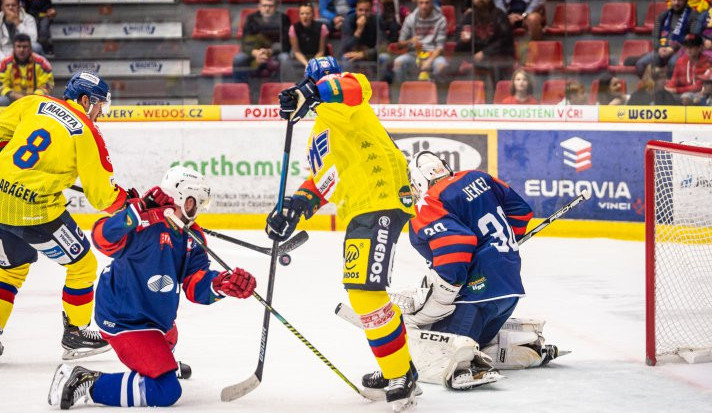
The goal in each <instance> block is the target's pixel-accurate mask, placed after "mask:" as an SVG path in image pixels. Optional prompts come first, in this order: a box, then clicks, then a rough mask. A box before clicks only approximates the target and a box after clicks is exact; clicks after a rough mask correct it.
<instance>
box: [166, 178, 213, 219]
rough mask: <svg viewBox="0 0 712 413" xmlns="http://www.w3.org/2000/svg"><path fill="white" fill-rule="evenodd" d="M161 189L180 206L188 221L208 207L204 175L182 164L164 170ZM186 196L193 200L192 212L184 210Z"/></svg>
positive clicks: (208, 201)
mask: <svg viewBox="0 0 712 413" xmlns="http://www.w3.org/2000/svg"><path fill="white" fill-rule="evenodd" d="M161 189H162V190H163V191H164V192H165V193H166V194H168V195H170V196H171V197H173V200H174V201H175V203H176V205H178V206H180V210H181V213H182V214H183V216H184V217H186V218H187V219H188V220H190V221H195V218H196V217H197V216H198V214H200V213H203V212H205V211H207V210H208V208H209V207H210V185H208V183H207V181H206V179H205V177H204V176H203V175H201V174H199V173H198V172H196V171H194V170H193V169H189V168H185V167H182V166H174V167H173V168H171V169H169V170H168V172H166V175H165V176H164V177H163V180H162V181H161ZM188 198H193V199H194V200H195V210H194V211H192V212H193V214H192V215H191V214H189V213H188V212H189V211H186V210H185V201H187V200H188Z"/></svg>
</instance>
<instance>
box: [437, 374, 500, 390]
mask: <svg viewBox="0 0 712 413" xmlns="http://www.w3.org/2000/svg"><path fill="white" fill-rule="evenodd" d="M505 378H506V376H503V375H501V374H499V373H498V372H496V371H489V372H487V373H485V374H484V375H482V377H480V378H479V379H477V380H472V381H468V382H464V383H453V384H452V387H451V388H452V389H453V390H459V391H465V390H472V389H475V388H477V387H480V386H484V385H485V384H490V383H494V382H496V381H498V380H500V379H505Z"/></svg>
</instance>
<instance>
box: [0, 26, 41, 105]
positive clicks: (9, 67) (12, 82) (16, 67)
mask: <svg viewBox="0 0 712 413" xmlns="http://www.w3.org/2000/svg"><path fill="white" fill-rule="evenodd" d="M31 44H32V43H31V42H30V36H28V35H26V34H25V33H17V34H16V35H15V41H14V42H13V53H12V56H8V57H6V58H5V59H3V60H2V62H0V80H2V92H0V94H2V96H0V106H8V105H9V104H10V103H12V102H14V101H16V100H17V99H20V98H21V97H23V96H27V95H49V93H50V92H51V91H52V89H53V88H54V75H52V65H50V64H49V62H48V61H47V59H45V58H44V57H42V56H40V55H38V54H36V53H32V45H31Z"/></svg>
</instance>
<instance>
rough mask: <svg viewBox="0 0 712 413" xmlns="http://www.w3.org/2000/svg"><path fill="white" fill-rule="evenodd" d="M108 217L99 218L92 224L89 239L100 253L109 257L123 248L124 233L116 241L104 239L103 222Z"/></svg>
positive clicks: (124, 244)
mask: <svg viewBox="0 0 712 413" xmlns="http://www.w3.org/2000/svg"><path fill="white" fill-rule="evenodd" d="M108 219H109V217H105V218H101V219H100V220H98V221H97V222H96V224H94V228H93V229H92V231H91V239H92V241H94V246H96V248H97V249H98V250H99V251H101V253H102V254H104V255H107V256H109V257H110V256H112V255H114V254H116V253H117V252H119V251H121V250H123V249H124V247H125V246H126V234H124V236H123V237H121V238H120V239H119V240H118V241H116V242H111V241H109V240H108V239H106V238H105V236H104V224H106V221H107V220H108Z"/></svg>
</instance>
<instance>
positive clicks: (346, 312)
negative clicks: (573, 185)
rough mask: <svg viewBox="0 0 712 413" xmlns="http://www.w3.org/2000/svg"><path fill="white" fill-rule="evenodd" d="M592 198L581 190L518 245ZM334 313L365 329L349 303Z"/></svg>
mask: <svg viewBox="0 0 712 413" xmlns="http://www.w3.org/2000/svg"><path fill="white" fill-rule="evenodd" d="M590 198H591V194H590V193H589V192H588V191H583V192H581V194H580V195H579V196H577V197H576V198H574V199H572V200H571V202H569V203H568V204H566V205H564V206H563V207H561V208H560V209H559V210H558V211H556V212H554V213H553V214H551V215H550V216H549V217H548V218H546V219H545V220H544V221H542V222H541V223H540V224H539V225H537V226H536V227H534V228H532V230H531V231H529V232H527V233H526V234H524V236H523V237H522V238H521V239H520V240H519V241H517V244H518V245H522V244H524V243H525V242H526V241H528V240H529V239H530V238H531V237H533V236H534V235H536V234H538V233H539V232H540V231H541V230H543V229H544V228H546V227H548V226H549V225H551V223H552V222H554V221H556V220H557V219H559V218H561V217H562V216H564V215H566V214H567V213H568V212H569V211H571V209H573V208H575V207H576V206H577V205H579V204H580V203H581V202H583V201H586V200H588V199H590ZM334 313H336V315H337V316H339V317H341V318H342V319H344V320H345V321H347V322H348V323H349V324H351V325H353V326H355V327H358V328H361V329H363V325H362V324H361V319H360V318H359V316H358V314H356V312H355V311H354V310H353V308H351V307H349V305H348V304H344V303H339V304H337V305H336V309H335V310H334ZM567 354H568V353H567Z"/></svg>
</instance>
